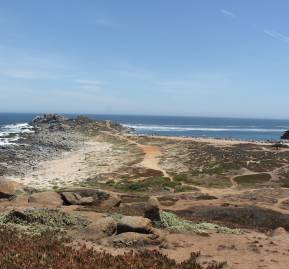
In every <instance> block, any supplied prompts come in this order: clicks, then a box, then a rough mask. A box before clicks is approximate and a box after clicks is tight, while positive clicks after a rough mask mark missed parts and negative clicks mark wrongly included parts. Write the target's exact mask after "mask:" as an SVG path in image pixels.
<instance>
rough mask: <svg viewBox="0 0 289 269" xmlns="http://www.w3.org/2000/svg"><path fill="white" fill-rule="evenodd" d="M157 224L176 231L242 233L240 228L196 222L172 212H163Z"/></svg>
mask: <svg viewBox="0 0 289 269" xmlns="http://www.w3.org/2000/svg"><path fill="white" fill-rule="evenodd" d="M156 225H157V226H159V227H162V228H165V229H169V230H172V231H176V232H185V231H189V232H193V233H198V234H203V233H209V232H216V233H223V234H241V233H242V231H241V230H239V229H230V228H228V227H225V226H221V225H218V224H213V223H207V222H200V223H194V222H192V221H189V220H183V219H181V218H179V217H178V216H177V215H176V214H174V213H172V212H166V211H163V212H161V221H160V222H157V223H156Z"/></svg>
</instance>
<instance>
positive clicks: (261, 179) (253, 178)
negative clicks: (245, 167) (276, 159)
mask: <svg viewBox="0 0 289 269" xmlns="http://www.w3.org/2000/svg"><path fill="white" fill-rule="evenodd" d="M270 179H271V176H270V175H269V174H267V173H259V174H252V175H244V176H238V177H235V178H234V180H235V181H236V183H238V185H239V186H243V187H256V185H257V184H264V183H268V182H269V181H270Z"/></svg>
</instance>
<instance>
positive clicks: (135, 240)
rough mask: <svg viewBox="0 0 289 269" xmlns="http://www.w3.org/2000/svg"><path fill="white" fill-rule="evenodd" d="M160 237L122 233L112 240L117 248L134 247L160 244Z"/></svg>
mask: <svg viewBox="0 0 289 269" xmlns="http://www.w3.org/2000/svg"><path fill="white" fill-rule="evenodd" d="M160 243H161V242H160V240H159V237H158V235H155V234H140V233H134V232H128V233H122V234H118V235H116V236H114V237H113V238H112V244H113V246H115V247H134V246H147V245H158V244H160Z"/></svg>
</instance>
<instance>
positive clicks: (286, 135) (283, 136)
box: [281, 130, 289, 140]
mask: <svg viewBox="0 0 289 269" xmlns="http://www.w3.org/2000/svg"><path fill="white" fill-rule="evenodd" d="M281 139H284V140H289V130H288V131H286V132H284V134H283V135H282V136H281Z"/></svg>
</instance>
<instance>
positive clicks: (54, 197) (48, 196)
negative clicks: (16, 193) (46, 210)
mask: <svg viewBox="0 0 289 269" xmlns="http://www.w3.org/2000/svg"><path fill="white" fill-rule="evenodd" d="M28 202H29V203H35V204H40V205H43V206H51V207H59V206H62V205H63V200H62V199H61V196H60V195H59V194H58V193H56V192H54V191H45V192H38V193H33V194H32V195H31V196H30V197H29V198H28Z"/></svg>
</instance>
